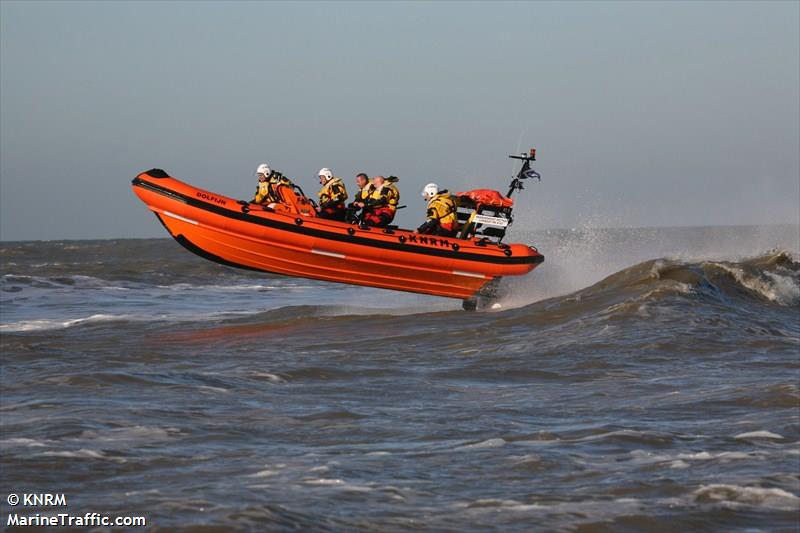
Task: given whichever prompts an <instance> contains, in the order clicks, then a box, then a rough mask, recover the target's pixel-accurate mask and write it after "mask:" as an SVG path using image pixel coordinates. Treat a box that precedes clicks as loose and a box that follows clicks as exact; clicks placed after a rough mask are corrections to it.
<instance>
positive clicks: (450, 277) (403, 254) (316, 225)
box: [132, 169, 544, 299]
mask: <svg viewBox="0 0 800 533" xmlns="http://www.w3.org/2000/svg"><path fill="white" fill-rule="evenodd" d="M132 184H133V191H134V193H135V194H136V195H137V196H138V197H139V199H141V200H142V202H144V203H145V205H147V207H148V208H149V209H150V210H151V211H153V212H154V213H155V214H156V216H157V217H158V219H159V220H160V221H161V223H162V224H163V225H164V227H165V228H166V229H167V231H168V232H169V233H170V235H171V236H172V237H173V238H175V240H177V241H178V242H179V243H180V244H181V245H183V246H184V247H185V248H187V249H188V250H190V251H192V252H194V253H196V254H197V255H200V256H201V257H204V258H205V259H208V260H210V261H214V262H217V263H220V264H223V265H228V266H233V267H238V268H245V269H250V270H258V271H263V272H272V273H276V274H283V275H287V276H297V277H304V278H313V279H318V280H324V281H332V282H338V283H348V284H352V285H364V286H369V287H379V288H384V289H393V290H399V291H408V292H417V293H422V294H432V295H436V296H445V297H450V298H460V299H466V298H470V297H472V296H474V295H476V294H478V293H479V292H480V291H481V289H482V288H483V287H484V286H486V285H487V284H488V283H489V282H491V281H492V280H494V279H496V278H498V277H502V276H519V275H524V274H527V273H528V272H530V271H531V270H533V269H534V268H535V267H536V266H537V265H538V264H539V263H541V262H542V261H543V260H544V257H543V256H542V255H541V254H539V253H538V251H537V250H536V249H535V248H533V247H530V246H526V245H522V244H512V245H500V246H498V245H495V244H492V243H485V242H480V241H477V240H474V239H472V240H469V239H456V238H446V237H435V236H430V235H419V234H417V233H414V232H411V231H408V230H402V229H387V230H384V229H381V228H360V227H358V226H353V225H351V224H345V223H343V222H336V221H331V220H325V219H320V218H316V217H313V216H302V215H299V214H291V213H285V212H279V211H273V210H270V209H268V208H262V207H261V206H256V205H252V204H251V205H250V206H243V205H241V203H240V202H238V201H237V200H235V199H232V198H228V197H225V196H222V195H219V194H216V193H212V192H209V191H205V190H202V189H198V188H196V187H192V186H191V185H188V184H186V183H183V182H181V181H179V180H177V179H174V178H172V177H170V176H168V175H167V174H166V173H165V172H163V171H161V170H158V169H153V170H150V171H148V172H143V173H142V174H139V175H138V176H137V177H136V178H134V180H133V182H132Z"/></svg>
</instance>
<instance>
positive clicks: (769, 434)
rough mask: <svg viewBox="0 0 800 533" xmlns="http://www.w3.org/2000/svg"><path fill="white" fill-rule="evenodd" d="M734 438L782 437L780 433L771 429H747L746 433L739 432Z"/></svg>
mask: <svg viewBox="0 0 800 533" xmlns="http://www.w3.org/2000/svg"><path fill="white" fill-rule="evenodd" d="M733 438H734V439H776V440H777V439H783V436H782V435H778V434H777V433H772V432H771V431H765V430H761V431H749V432H747V433H739V434H738V435H736V436H735V437H733Z"/></svg>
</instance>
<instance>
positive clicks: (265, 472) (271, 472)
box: [247, 469, 278, 477]
mask: <svg viewBox="0 0 800 533" xmlns="http://www.w3.org/2000/svg"><path fill="white" fill-rule="evenodd" d="M277 473H278V472H277V471H275V470H269V469H267V470H261V471H259V472H256V473H255V474H250V475H249V476H247V477H272V476H274V475H275V474H277Z"/></svg>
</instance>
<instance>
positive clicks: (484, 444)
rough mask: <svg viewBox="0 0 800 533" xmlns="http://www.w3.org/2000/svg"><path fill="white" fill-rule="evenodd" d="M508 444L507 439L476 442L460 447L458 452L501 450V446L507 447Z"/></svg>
mask: <svg viewBox="0 0 800 533" xmlns="http://www.w3.org/2000/svg"><path fill="white" fill-rule="evenodd" d="M506 444H507V442H506V440H505V439H501V438H496V439H488V440H484V441H481V442H476V443H474V444H465V445H464V446H458V447H457V448H456V450H458V451H464V450H482V449H486V448H499V447H501V446H505V445H506Z"/></svg>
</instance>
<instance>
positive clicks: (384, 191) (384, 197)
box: [365, 183, 398, 210]
mask: <svg viewBox="0 0 800 533" xmlns="http://www.w3.org/2000/svg"><path fill="white" fill-rule="evenodd" d="M397 197H398V196H397V194H396V190H395V189H393V188H392V187H391V186H390V185H389V184H388V183H384V184H383V185H381V186H380V187H375V186H374V185H373V186H372V191H371V192H370V193H369V196H368V197H367V200H366V202H365V203H366V204H367V207H370V208H373V209H377V208H379V207H388V208H391V209H392V210H394V209H395V208H396V206H397V200H395V201H394V202H395V203H394V206H392V205H391V204H392V199H393V198H397Z"/></svg>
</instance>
